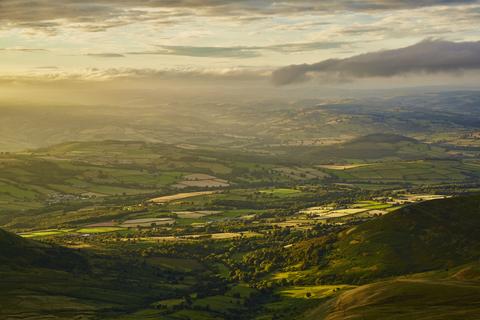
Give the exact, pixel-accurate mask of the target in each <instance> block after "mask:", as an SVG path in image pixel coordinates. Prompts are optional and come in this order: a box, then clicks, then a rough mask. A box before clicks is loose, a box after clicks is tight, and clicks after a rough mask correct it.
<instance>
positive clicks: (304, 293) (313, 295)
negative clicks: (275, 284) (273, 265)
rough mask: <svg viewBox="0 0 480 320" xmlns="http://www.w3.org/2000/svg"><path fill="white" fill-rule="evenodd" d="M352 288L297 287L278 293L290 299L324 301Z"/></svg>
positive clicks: (327, 286)
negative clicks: (338, 292)
mask: <svg viewBox="0 0 480 320" xmlns="http://www.w3.org/2000/svg"><path fill="white" fill-rule="evenodd" d="M349 288H352V287H351V286H348V285H321V286H295V287H289V288H285V289H281V290H280V291H279V292H278V293H279V294H280V295H281V296H284V297H289V298H307V299H324V298H328V297H331V296H332V295H334V294H335V293H336V292H337V291H340V290H345V289H349Z"/></svg>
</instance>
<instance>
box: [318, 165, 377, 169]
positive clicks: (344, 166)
mask: <svg viewBox="0 0 480 320" xmlns="http://www.w3.org/2000/svg"><path fill="white" fill-rule="evenodd" d="M365 166H370V164H369V163H359V164H348V165H337V164H322V165H318V166H317V167H319V168H323V169H330V170H348V169H354V168H360V167H365Z"/></svg>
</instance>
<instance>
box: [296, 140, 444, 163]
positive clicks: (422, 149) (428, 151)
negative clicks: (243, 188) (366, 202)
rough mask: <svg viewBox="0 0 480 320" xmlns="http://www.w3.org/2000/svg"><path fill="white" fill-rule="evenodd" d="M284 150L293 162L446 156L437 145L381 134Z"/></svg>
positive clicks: (346, 161) (358, 160) (333, 161)
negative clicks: (328, 144) (337, 142)
mask: <svg viewBox="0 0 480 320" xmlns="http://www.w3.org/2000/svg"><path fill="white" fill-rule="evenodd" d="M286 150H287V153H289V154H291V157H292V158H294V159H295V161H300V162H310V163H317V164H318V163H348V162H364V161H380V160H381V161H386V160H418V159H426V158H446V157H448V155H447V153H446V151H445V150H444V149H442V148H440V147H436V146H432V145H429V144H426V143H422V142H420V141H417V140H415V139H413V138H409V137H405V136H402V135H396V134H385V133H375V134H369V135H366V136H361V137H358V138H355V139H353V140H350V141H347V142H344V143H339V144H334V145H330V146H320V147H312V146H308V147H293V148H292V147H291V148H288V149H286Z"/></svg>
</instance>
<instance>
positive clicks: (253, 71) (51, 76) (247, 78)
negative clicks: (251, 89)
mask: <svg viewBox="0 0 480 320" xmlns="http://www.w3.org/2000/svg"><path fill="white" fill-rule="evenodd" d="M42 70H43V71H44V72H42ZM270 74H271V70H269V69H260V68H220V69H205V68H192V67H191V68H170V69H148V68H143V69H137V68H108V69H97V68H90V69H85V70H82V71H78V72H65V71H62V70H59V69H58V68H57V67H41V68H36V70H34V71H33V72H29V73H28V72H27V73H24V74H16V75H1V74H0V83H3V84H30V85H48V84H57V83H75V84H80V83H96V82H110V81H127V82H128V81H139V82H141V81H144V82H148V83H150V82H151V83H155V81H172V80H175V81H183V82H189V81H193V82H199V83H204V82H206V81H208V82H215V81H219V82H220V83H225V82H226V81H232V82H233V83H235V82H239V81H240V82H251V81H258V80H261V81H264V82H267V80H268V79H269V77H270Z"/></svg>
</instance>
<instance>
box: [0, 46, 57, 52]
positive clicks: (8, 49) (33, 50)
mask: <svg viewBox="0 0 480 320" xmlns="http://www.w3.org/2000/svg"><path fill="white" fill-rule="evenodd" d="M2 51H3V52H47V51H48V50H47V49H43V48H17V47H14V48H0V52H2Z"/></svg>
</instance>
